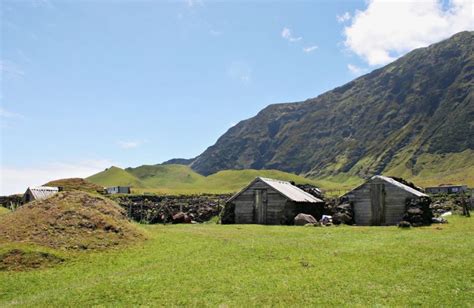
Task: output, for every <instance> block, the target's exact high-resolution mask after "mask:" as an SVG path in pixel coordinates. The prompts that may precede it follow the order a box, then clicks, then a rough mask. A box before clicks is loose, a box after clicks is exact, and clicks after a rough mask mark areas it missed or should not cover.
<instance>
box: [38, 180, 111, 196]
mask: <svg viewBox="0 0 474 308" xmlns="http://www.w3.org/2000/svg"><path fill="white" fill-rule="evenodd" d="M43 186H53V187H62V188H63V190H64V191H71V190H81V191H86V192H89V193H98V192H102V191H103V190H104V187H103V186H100V185H97V184H94V183H92V182H89V181H87V180H84V179H81V178H70V179H60V180H55V181H51V182H48V183H46V184H44V185H43Z"/></svg>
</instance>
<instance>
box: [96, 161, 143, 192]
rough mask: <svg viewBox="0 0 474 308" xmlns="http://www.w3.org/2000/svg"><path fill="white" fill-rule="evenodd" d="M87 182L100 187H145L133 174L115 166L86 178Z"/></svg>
mask: <svg viewBox="0 0 474 308" xmlns="http://www.w3.org/2000/svg"><path fill="white" fill-rule="evenodd" d="M87 180H88V181H89V182H92V183H94V184H97V185H102V186H132V187H137V188H139V187H144V186H145V185H144V184H143V183H142V182H141V181H140V180H139V179H138V178H136V177H135V176H134V175H133V174H131V173H129V172H127V171H125V170H123V169H121V168H119V167H115V166H112V167H110V168H108V169H106V170H104V171H102V172H99V173H97V174H94V175H92V176H90V177H88V178H87Z"/></svg>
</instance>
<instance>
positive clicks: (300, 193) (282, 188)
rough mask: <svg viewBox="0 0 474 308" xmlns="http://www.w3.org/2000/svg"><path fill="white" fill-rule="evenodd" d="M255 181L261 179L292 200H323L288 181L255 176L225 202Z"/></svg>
mask: <svg viewBox="0 0 474 308" xmlns="http://www.w3.org/2000/svg"><path fill="white" fill-rule="evenodd" d="M257 181H262V182H264V183H265V184H267V185H268V186H270V187H272V188H273V189H275V190H276V191H277V192H279V193H280V194H281V195H283V196H284V197H286V198H288V199H289V200H291V201H294V202H308V203H321V202H324V201H323V200H321V199H319V198H316V197H315V196H313V195H311V194H309V193H307V192H305V191H304V190H302V189H300V188H298V187H296V186H295V185H293V184H291V183H290V182H287V181H280V180H274V179H268V178H262V177H257V178H255V179H254V180H253V181H252V182H250V184H248V185H247V186H245V187H244V188H243V189H242V190H240V191H239V192H238V193H236V194H235V195H233V196H232V197H231V198H230V199H229V200H227V202H231V201H232V200H234V199H235V198H237V197H238V196H239V195H240V194H242V193H243V192H244V191H246V190H247V189H248V188H249V187H250V186H252V185H253V184H254V183H255V182H257Z"/></svg>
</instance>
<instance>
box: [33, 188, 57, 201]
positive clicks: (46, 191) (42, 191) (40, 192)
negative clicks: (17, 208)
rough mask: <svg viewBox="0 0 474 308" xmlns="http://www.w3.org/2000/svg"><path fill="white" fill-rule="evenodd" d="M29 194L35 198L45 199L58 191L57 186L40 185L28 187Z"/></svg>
mask: <svg viewBox="0 0 474 308" xmlns="http://www.w3.org/2000/svg"><path fill="white" fill-rule="evenodd" d="M28 189H29V190H30V191H31V194H32V195H33V197H34V198H35V200H42V199H46V198H48V197H49V196H52V195H54V194H55V193H57V192H59V188H58V187H50V186H40V187H29V188H28Z"/></svg>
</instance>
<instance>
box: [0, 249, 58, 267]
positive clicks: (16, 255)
mask: <svg viewBox="0 0 474 308" xmlns="http://www.w3.org/2000/svg"><path fill="white" fill-rule="evenodd" d="M62 262H64V259H63V258H60V257H57V256H55V255H52V254H49V253H46V252H37V251H23V250H20V249H12V250H10V251H7V252H5V253H3V254H0V271H26V270H30V269H37V268H45V267H51V266H54V265H56V264H59V263H62Z"/></svg>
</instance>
